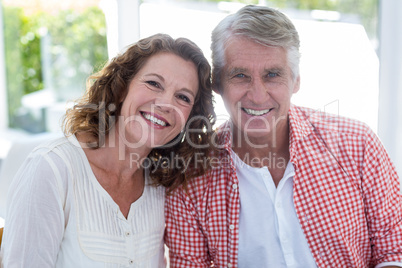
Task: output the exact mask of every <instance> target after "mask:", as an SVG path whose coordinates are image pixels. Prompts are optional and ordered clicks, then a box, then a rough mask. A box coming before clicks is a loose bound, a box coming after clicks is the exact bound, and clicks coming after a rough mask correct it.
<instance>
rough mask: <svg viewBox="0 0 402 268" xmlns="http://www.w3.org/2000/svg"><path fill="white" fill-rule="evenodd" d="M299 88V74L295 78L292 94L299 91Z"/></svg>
mask: <svg viewBox="0 0 402 268" xmlns="http://www.w3.org/2000/svg"><path fill="white" fill-rule="evenodd" d="M299 89H300V75H299V76H298V77H297V78H296V83H295V85H294V87H293V94H294V93H297V91H299Z"/></svg>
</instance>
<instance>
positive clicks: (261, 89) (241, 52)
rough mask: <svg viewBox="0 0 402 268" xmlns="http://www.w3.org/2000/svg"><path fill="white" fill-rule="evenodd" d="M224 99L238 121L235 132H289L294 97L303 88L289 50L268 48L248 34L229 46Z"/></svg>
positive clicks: (268, 134) (262, 135)
mask: <svg viewBox="0 0 402 268" xmlns="http://www.w3.org/2000/svg"><path fill="white" fill-rule="evenodd" d="M225 59H226V65H225V67H224V69H223V72H222V87H223V89H222V92H221V94H222V98H223V101H224V103H225V106H226V109H227V110H228V112H229V114H230V117H231V119H232V121H233V123H234V127H235V129H234V135H235V137H236V136H238V135H236V133H241V135H242V136H243V137H244V135H245V136H247V137H248V138H250V139H256V138H257V140H258V139H259V138H261V139H266V138H267V137H272V135H283V134H285V133H286V131H288V124H287V115H288V111H289V107H290V99H291V97H292V94H293V93H296V92H297V91H298V90H299V81H300V79H299V77H297V78H296V79H293V77H292V72H291V69H290V67H289V64H288V60H287V53H286V50H285V49H283V48H279V47H267V46H263V45H260V44H258V43H255V42H253V41H250V40H248V39H246V38H244V37H234V38H231V39H230V40H229V42H228V44H227V45H226V51H225Z"/></svg>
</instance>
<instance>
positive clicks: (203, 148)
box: [63, 34, 216, 192]
mask: <svg viewBox="0 0 402 268" xmlns="http://www.w3.org/2000/svg"><path fill="white" fill-rule="evenodd" d="M161 52H168V53H173V54H175V55H178V56H179V57H181V58H183V59H184V60H189V61H191V62H193V63H194V64H195V66H196V68H197V72H198V80H199V86H198V93H197V96H196V98H195V101H194V105H193V108H192V111H191V113H190V115H189V118H188V120H187V122H186V126H185V129H184V131H183V132H182V133H180V134H179V135H178V137H176V138H175V139H174V141H175V142H171V143H169V145H167V146H163V147H159V148H155V149H153V150H152V151H151V153H150V154H149V155H148V158H149V160H151V161H150V162H151V165H152V166H151V169H150V170H152V172H151V177H152V178H153V179H154V181H155V183H156V184H158V185H163V186H165V187H168V189H169V192H170V191H172V190H174V189H175V188H176V187H177V186H179V185H181V184H184V185H185V184H186V182H187V180H188V179H189V178H191V177H194V176H199V175H201V174H203V173H204V172H205V171H206V169H207V168H209V164H208V161H203V164H200V160H199V159H200V157H202V158H203V160H207V159H208V155H209V153H210V150H211V149H212V146H211V135H212V126H213V124H214V123H215V119H216V115H215V112H214V109H213V101H212V90H211V67H210V65H209V63H208V61H207V59H206V58H205V57H204V54H203V53H202V51H201V49H200V48H199V47H198V46H197V45H196V44H194V43H193V42H192V41H190V40H188V39H186V38H178V39H173V38H172V37H170V36H169V35H166V34H156V35H153V36H150V37H148V38H144V39H142V40H140V41H138V42H137V43H135V44H134V45H132V46H130V47H129V48H128V49H127V50H126V51H125V52H124V53H123V54H121V55H118V56H117V57H115V58H113V59H112V60H111V61H110V62H109V63H108V64H106V66H105V67H104V68H103V69H102V70H101V71H99V72H98V73H96V74H94V75H92V76H91V77H90V78H89V81H90V82H89V85H88V87H87V91H86V93H85V94H84V96H83V97H82V98H80V99H79V100H78V101H77V103H76V104H75V105H74V107H72V108H71V109H69V110H68V111H67V112H66V115H65V118H64V124H63V125H64V133H65V135H67V136H68V135H75V134H76V133H79V132H86V133H89V134H91V136H93V137H94V139H93V141H92V142H90V143H88V144H87V145H88V146H90V147H91V148H93V149H97V148H99V147H101V146H102V145H103V144H104V142H105V139H104V138H105V136H107V135H108V134H109V132H110V130H111V129H112V128H113V127H114V125H115V118H118V116H119V115H120V111H121V103H122V100H124V98H125V97H126V95H127V92H128V86H129V84H130V82H131V80H132V79H133V78H134V76H135V75H136V74H137V73H138V71H139V70H140V69H141V68H142V67H143V66H144V65H145V63H146V62H147V60H148V59H149V58H150V57H152V56H153V55H155V54H157V53H161ZM175 159H176V160H175ZM177 159H180V163H186V164H187V163H189V165H188V168H187V169H186V170H182V168H183V167H182V166H180V165H177ZM197 159H198V165H197V161H196V160H197Z"/></svg>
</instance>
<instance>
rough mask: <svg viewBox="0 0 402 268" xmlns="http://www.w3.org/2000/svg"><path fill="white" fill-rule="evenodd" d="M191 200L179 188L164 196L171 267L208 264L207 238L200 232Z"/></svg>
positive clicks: (206, 265) (178, 267)
mask: <svg viewBox="0 0 402 268" xmlns="http://www.w3.org/2000/svg"><path fill="white" fill-rule="evenodd" d="M196 215H197V212H196V210H195V207H194V205H193V203H192V202H191V199H190V198H188V196H186V195H185V194H184V191H183V190H182V189H178V191H175V193H174V194H172V195H168V196H167V197H166V203H165V218H166V231H165V243H166V245H167V246H168V248H169V262H170V267H172V268H200V267H211V259H210V257H209V255H208V246H207V238H206V237H205V235H204V234H203V232H202V229H201V228H200V226H199V224H198V221H197V216H196Z"/></svg>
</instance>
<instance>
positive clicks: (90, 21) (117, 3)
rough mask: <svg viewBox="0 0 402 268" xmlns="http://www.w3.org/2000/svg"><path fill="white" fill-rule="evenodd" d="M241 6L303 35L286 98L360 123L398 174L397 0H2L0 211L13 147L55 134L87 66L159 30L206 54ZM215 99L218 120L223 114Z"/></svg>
mask: <svg viewBox="0 0 402 268" xmlns="http://www.w3.org/2000/svg"><path fill="white" fill-rule="evenodd" d="M246 4H258V5H267V6H270V7H276V8H278V9H280V10H281V11H283V12H284V13H285V14H287V15H288V16H289V17H290V18H291V19H292V20H293V21H294V23H295V25H296V27H297V29H298V31H299V33H300V38H301V53H302V59H301V66H300V67H301V90H300V91H299V92H298V93H297V94H296V95H295V96H294V98H293V102H294V103H296V104H298V105H302V106H308V107H311V108H314V109H317V110H322V111H327V112H331V113H335V114H340V115H344V116H347V117H351V118H355V119H358V120H361V121H363V122H365V123H366V124H368V125H369V126H370V127H371V128H372V129H373V130H374V131H375V132H376V133H378V135H379V136H380V138H381V140H382V142H383V143H384V145H385V147H386V149H387V150H388V152H389V154H390V155H391V158H392V159H393V161H394V163H395V165H396V167H397V170H398V172H399V174H402V140H401V138H400V137H402V108H401V107H400V105H398V104H399V103H401V102H402V52H401V49H400V48H401V47H402V18H401V16H400V14H402V1H400V0H320V1H318V0H288V1H286V0H245V1H225V2H224V1H214V0H200V1H193V0H143V1H141V0H85V1H82V0H64V1H58V0H0V170H1V172H0V217H1V216H2V213H1V202H2V199H4V198H5V196H4V193H3V192H4V191H3V192H2V189H1V187H2V183H3V184H6V182H5V179H4V175H1V174H2V173H3V174H5V172H4V168H5V165H6V163H7V166H8V165H10V164H9V163H10V161H11V160H10V161H8V162H6V161H5V160H6V158H7V157H8V156H9V152H10V149H11V148H12V147H13V146H15V145H16V144H17V143H21V142H22V143H24V142H27V141H29V140H32V139H33V140H35V142H37V141H38V140H40V138H38V137H42V138H44V139H47V138H50V137H53V136H57V135H60V130H61V117H62V116H63V114H64V112H65V109H66V108H67V107H69V106H71V104H72V101H73V100H74V99H76V98H78V97H79V96H81V95H82V93H83V92H84V90H85V84H86V79H87V77H88V76H89V75H90V74H91V73H93V72H96V71H97V70H99V69H100V68H101V67H102V66H103V65H104V64H105V63H106V62H107V60H108V59H109V58H112V57H114V56H115V55H117V54H118V53H119V52H122V51H124V49H125V47H126V46H127V45H129V44H131V43H133V42H135V41H137V40H138V39H139V38H142V37H146V36H149V35H151V34H154V33H158V32H163V33H167V34H170V35H172V36H173V37H181V36H183V37H187V38H190V39H191V40H193V41H194V42H196V43H197V44H198V45H199V46H200V47H201V48H202V50H203V51H204V53H205V55H206V57H207V58H208V59H209V58H210V48H209V46H210V34H211V31H212V29H213V28H214V27H215V26H216V24H217V23H218V22H219V21H220V20H221V19H222V18H224V17H225V16H227V15H228V14H230V13H233V12H236V11H237V10H238V9H239V8H241V7H242V6H244V5H246ZM215 98H216V100H215V101H216V112H217V115H218V119H219V120H218V122H222V121H223V120H225V119H227V118H228V116H227V113H226V110H225V108H224V106H223V104H222V100H221V99H220V97H219V96H215ZM25 147H26V148H30V147H29V146H28V145H26V146H25ZM24 153H26V152H24ZM23 159H24V156H18V157H16V160H15V161H16V164H15V165H16V166H18V165H19V164H20V162H21V161H22V160H23ZM15 161H14V162H15ZM14 162H11V165H13V164H14ZM7 174H9V173H7ZM8 176H9V175H8ZM7 180H10V179H9V178H7ZM4 187H5V186H4ZM4 187H3V189H6V188H4ZM0 225H1V222H0Z"/></svg>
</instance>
